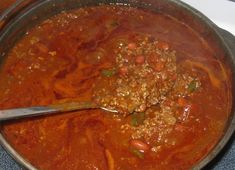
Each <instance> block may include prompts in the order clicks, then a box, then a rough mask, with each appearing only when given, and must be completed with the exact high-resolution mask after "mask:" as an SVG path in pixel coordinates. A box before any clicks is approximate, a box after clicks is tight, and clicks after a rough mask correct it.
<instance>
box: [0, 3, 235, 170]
mask: <svg viewBox="0 0 235 170" xmlns="http://www.w3.org/2000/svg"><path fill="white" fill-rule="evenodd" d="M100 3H102V4H118V5H130V6H134V7H138V8H143V9H147V10H150V11H153V12H154V11H157V12H163V13H166V14H168V15H172V16H174V17H176V18H177V19H179V21H180V22H183V23H187V25H189V26H190V27H192V28H193V29H194V30H195V31H196V32H197V33H198V35H199V36H201V37H202V38H204V39H205V41H207V43H208V44H210V47H211V48H212V50H214V51H215V52H216V54H218V56H221V58H218V59H219V60H222V61H223V62H224V63H225V65H226V66H227V67H229V68H230V69H231V77H232V80H231V84H232V98H233V99H232V107H231V112H230V116H229V119H228V121H227V124H226V127H225V129H224V134H223V136H222V137H221V139H220V140H219V141H218V143H217V145H216V146H215V147H214V148H213V149H212V150H211V152H210V153H209V154H208V155H207V156H206V157H205V158H204V159H203V160H201V161H200V162H199V163H198V164H197V165H195V166H194V167H193V169H201V168H203V167H205V166H206V165H207V164H208V163H209V162H211V161H212V160H213V159H214V158H215V157H216V155H218V153H219V152H220V151H221V150H222V148H223V147H224V146H225V144H226V143H227V142H228V140H229V138H230V137H231V136H232V134H233V132H234V130H235V110H234V109H235V107H234V103H235V102H234V97H233V96H235V88H234V87H235V45H234V44H235V37H234V36H233V35H231V34H230V33H228V32H226V31H224V30H221V29H219V28H218V27H217V26H216V25H215V24H214V23H212V22H211V21H210V20H209V19H208V18H206V17H205V16H203V15H202V14H201V13H200V12H198V11H197V10H195V9H193V8H191V7H190V6H188V5H186V4H185V3H183V2H181V1H178V0H139V1H138V0H86V1H83V0H66V1H65V0H47V1H45V0H37V1H34V0H27V1H25V0H21V1H17V3H15V4H14V5H13V6H11V7H10V8H9V9H8V10H6V12H5V13H3V14H2V15H1V16H0V44H1V45H0V57H1V58H0V62H1V63H3V61H4V58H6V56H7V55H6V54H7V53H8V51H9V50H10V49H11V48H12V47H13V46H14V44H15V43H16V42H17V40H19V39H20V38H21V37H22V35H24V34H25V33H26V31H27V30H28V29H30V28H31V27H33V26H35V25H36V24H38V23H39V22H40V21H42V20H44V19H46V18H48V17H50V16H53V15H55V14H57V13H60V12H61V11H64V10H70V9H74V8H81V7H84V6H96V5H99V4H100ZM0 143H1V144H2V146H3V147H4V148H5V149H6V150H7V151H8V152H9V154H11V156H12V157H13V158H14V159H15V160H16V161H17V162H18V163H19V164H20V165H22V167H24V168H27V169H36V168H35V167H33V166H32V165H31V164H30V163H29V162H27V160H25V159H24V158H23V157H22V156H21V155H19V154H18V153H17V151H15V150H14V149H13V148H12V147H11V145H10V144H9V143H8V142H7V140H6V139H5V138H4V136H3V135H2V134H1V133H0Z"/></svg>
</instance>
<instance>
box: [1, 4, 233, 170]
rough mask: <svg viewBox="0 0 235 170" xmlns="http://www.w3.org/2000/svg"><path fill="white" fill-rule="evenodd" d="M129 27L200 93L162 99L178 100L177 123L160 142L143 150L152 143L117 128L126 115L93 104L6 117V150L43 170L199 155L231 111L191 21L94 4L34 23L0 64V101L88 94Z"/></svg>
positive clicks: (220, 70)
mask: <svg viewBox="0 0 235 170" xmlns="http://www.w3.org/2000/svg"><path fill="white" fill-rule="evenodd" d="M117 23H118V24H117ZM137 34H145V35H148V36H151V37H154V38H156V39H157V40H159V41H161V42H164V43H162V45H161V48H163V49H165V50H168V49H171V50H174V51H175V55H176V66H178V68H179V69H178V71H179V72H187V73H189V74H192V75H194V74H195V75H196V76H197V77H198V78H199V79H200V88H199V90H197V91H196V92H195V93H193V94H192V95H190V96H189V97H186V98H180V97H179V96H178V97H177V98H174V99H172V101H167V100H166V101H165V103H164V105H166V106H170V105H171V102H175V103H177V104H176V108H175V111H174V113H173V114H174V117H176V121H174V124H171V127H172V128H171V131H170V132H169V133H168V134H167V135H166V136H164V137H165V140H164V142H162V143H157V145H156V146H155V147H154V148H152V150H150V147H151V146H152V145H154V141H151V142H150V143H148V144H146V143H145V142H142V141H140V140H138V139H134V140H133V139H132V140H131V137H130V136H131V132H130V131H126V132H125V133H123V130H122V129H121V126H122V125H124V124H130V121H131V119H132V118H131V116H128V117H122V116H119V115H113V114H112V113H108V112H105V111H102V110H99V109H97V110H85V111H79V112H70V113H65V114H58V115H53V116H46V117H39V118H29V119H23V120H17V121H11V122H6V123H4V124H3V125H2V127H1V132H2V133H3V135H4V137H5V138H6V139H7V141H8V142H9V143H10V144H11V145H12V146H13V147H14V149H15V150H16V151H17V152H19V153H20V154H21V155H22V156H23V157H24V158H25V159H26V160H28V161H29V162H30V163H32V165H34V166H35V167H37V168H39V169H45V170H47V169H48V170H49V169H71V170H72V169H76V170H84V169H90V170H93V169H94V170H95V169H102V170H106V169H107V170H114V169H117V170H130V169H138V170H140V169H146V170H156V169H161V170H162V169H190V168H191V167H192V166H194V165H195V164H196V163H198V162H199V161H200V160H201V159H202V158H204V157H205V156H206V155H207V154H208V153H209V151H210V150H211V149H212V148H213V147H214V146H215V144H216V143H217V142H218V140H219V139H220V137H221V136H222V134H223V129H224V128H225V123H226V121H227V118H228V115H229V113H230V103H231V99H230V98H229V96H230V95H229V94H230V90H231V89H229V85H228V83H229V82H228V78H227V76H226V73H225V68H224V67H223V64H222V63H221V62H220V61H218V60H217V59H215V58H214V55H215V54H214V53H213V51H211V50H210V49H208V46H207V44H205V41H203V39H202V38H201V37H199V36H198V35H197V34H196V32H195V31H194V30H193V29H192V28H190V27H189V26H187V25H186V24H184V23H181V22H179V21H177V19H175V18H173V17H171V16H167V15H164V14H161V13H151V12H148V11H144V10H140V9H136V8H132V7H121V6H120V7H118V6H99V7H88V8H83V9H77V10H73V11H68V12H62V13H61V14H58V15H56V16H54V17H52V18H50V19H48V20H45V21H43V22H42V23H41V24H39V25H38V26H36V27H34V28H32V29H31V30H30V31H28V32H27V33H26V34H25V36H24V37H23V38H22V39H21V40H20V41H19V42H18V43H17V44H16V45H15V46H14V48H13V49H12V50H11V52H10V53H9V54H8V57H7V59H6V61H5V63H4V64H3V65H2V68H1V72H0V108H1V109H7V108H16V107H28V106H37V105H47V104H52V103H58V102H65V101H73V100H76V101H91V100H92V94H93V90H94V89H93V87H94V84H95V83H96V82H97V81H96V80H97V78H98V77H99V76H100V73H101V72H102V70H103V69H104V68H109V67H112V66H113V65H114V64H115V57H114V56H115V54H116V53H115V49H117V47H118V46H119V45H120V44H121V43H123V42H124V43H125V42H133V41H135V39H134V38H133V37H135V35H137ZM134 43H135V42H134ZM135 46H136V45H135V44H129V45H128V48H130V49H132V48H135ZM140 61H141V62H140ZM138 63H143V61H142V58H140V57H139V58H138ZM157 70H158V69H157ZM122 72H123V73H122V74H126V70H125V69H123V70H122ZM192 86H193V85H192ZM192 88H193V87H190V89H192ZM134 123H136V122H134ZM137 123H138V121H137ZM150 145H151V146H150ZM133 146H134V147H135V149H134V150H133V148H132V147H133ZM136 149H137V150H136ZM139 150H142V151H144V152H139Z"/></svg>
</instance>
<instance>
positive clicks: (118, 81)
mask: <svg viewBox="0 0 235 170" xmlns="http://www.w3.org/2000/svg"><path fill="white" fill-rule="evenodd" d="M136 42H137V43H132V42H130V43H129V44H122V45H120V48H119V49H117V52H116V63H115V66H114V67H113V68H109V70H105V71H106V76H101V77H100V78H99V80H98V82H97V84H98V85H97V88H96V89H95V93H94V96H95V101H96V102H97V103H98V104H99V105H101V106H103V107H107V108H110V109H116V110H118V111H119V112H121V113H133V112H144V111H145V110H146V108H148V107H150V106H152V105H156V104H158V103H160V101H161V100H162V99H163V98H164V97H165V95H166V94H167V93H168V92H169V91H170V90H171V89H172V88H173V86H174V84H175V81H176V77H177V76H176V57H175V52H174V51H171V50H169V49H168V46H167V45H165V44H163V43H162V42H158V41H157V40H152V38H151V37H148V36H143V35H142V36H138V38H137V40H136ZM164 45H165V46H164ZM108 71H113V72H115V73H114V74H113V75H112V76H110V75H108V73H110V74H111V72H108Z"/></svg>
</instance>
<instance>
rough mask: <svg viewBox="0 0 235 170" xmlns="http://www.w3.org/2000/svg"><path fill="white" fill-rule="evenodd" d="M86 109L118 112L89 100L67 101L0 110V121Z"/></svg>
mask: <svg viewBox="0 0 235 170" xmlns="http://www.w3.org/2000/svg"><path fill="white" fill-rule="evenodd" d="M88 109H102V110H105V111H108V112H112V113H117V112H118V111H116V110H112V109H108V108H105V107H99V106H97V105H96V104H94V103H91V102H68V103H62V104H52V105H48V106H33V107H25V108H14V109H6V110H0V121H5V120H12V119H19V118H25V117H35V116H42V115H49V114H55V113H64V112H72V111H78V110H88Z"/></svg>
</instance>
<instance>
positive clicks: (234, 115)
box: [0, 0, 235, 170]
mask: <svg viewBox="0 0 235 170" xmlns="http://www.w3.org/2000/svg"><path fill="white" fill-rule="evenodd" d="M19 1H20V2H18V1H17V2H18V3H15V4H13V5H12V6H10V7H9V8H8V9H7V11H6V12H4V13H2V14H1V15H0V28H1V20H2V21H3V22H4V20H5V19H7V18H8V17H10V16H11V15H14V12H16V10H18V9H20V8H22V7H23V8H24V7H25V6H26V8H28V9H31V7H33V5H35V4H36V5H38V4H40V3H42V2H43V1H37V2H35V1H30V0H29V1H28V2H29V3H32V4H28V3H24V4H22V3H23V2H25V1H24V0H19ZM168 1H169V2H170V3H174V4H176V5H178V6H180V7H182V8H184V9H186V10H187V11H188V12H190V13H192V14H193V15H194V16H196V17H197V18H199V19H200V20H201V21H202V22H203V23H205V24H206V25H207V26H208V27H209V28H210V30H211V31H213V34H214V35H215V36H216V38H217V39H218V41H220V42H221V46H222V48H223V49H224V51H226V53H227V54H228V56H231V58H232V60H233V66H234V63H235V54H234V53H233V52H232V50H231V48H230V47H229V45H228V44H227V42H226V39H225V38H224V37H223V36H222V35H221V33H220V31H219V29H220V28H219V27H218V26H217V25H216V24H215V23H213V22H212V21H211V20H210V19H209V18H208V17H206V16H205V15H204V14H202V13H201V12H199V11H198V10H197V9H195V8H193V7H191V6H190V5H188V4H186V3H185V2H182V1H181V0H168ZM117 2H118V1H117ZM129 3H130V4H131V2H129ZM112 4H116V3H112ZM28 5H29V6H28ZM117 5H121V4H120V3H118V4H117ZM148 5H151V4H148ZM234 38H235V37H234ZM230 118H231V120H230V122H229V119H228V120H227V121H228V124H229V126H228V127H225V132H224V134H223V135H222V136H221V138H220V139H219V141H218V143H217V144H216V145H215V146H214V147H213V148H212V149H211V151H210V152H209V153H208V155H207V156H205V157H204V158H202V159H201V160H200V161H199V162H198V164H196V165H195V166H194V167H193V168H192V169H193V170H198V169H202V168H203V167H205V166H206V165H208V163H209V162H211V161H212V160H213V159H214V158H215V157H216V156H217V155H218V154H219V152H220V151H221V150H222V149H223V148H224V146H225V145H226V144H227V142H228V141H229V139H230V138H231V136H232V135H233V133H234V131H235V112H234V111H232V110H231V112H230ZM0 125H1V123H0ZM0 145H2V146H3V148H4V149H5V150H6V151H7V153H9V154H10V156H11V157H12V158H13V159H14V160H15V161H16V162H17V163H19V164H20V166H21V167H23V168H26V169H30V170H37V168H35V167H34V166H33V165H32V164H30V163H29V162H28V161H27V160H26V159H25V158H23V156H21V155H20V154H19V153H18V152H17V151H16V150H15V149H14V148H13V147H12V146H11V145H10V144H9V143H8V142H7V140H6V139H5V138H4V136H3V134H2V133H1V131H0Z"/></svg>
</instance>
